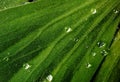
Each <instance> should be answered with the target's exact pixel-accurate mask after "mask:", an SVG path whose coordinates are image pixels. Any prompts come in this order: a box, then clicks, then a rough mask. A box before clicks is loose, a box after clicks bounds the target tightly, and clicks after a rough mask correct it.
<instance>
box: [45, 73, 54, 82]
mask: <svg viewBox="0 0 120 82" xmlns="http://www.w3.org/2000/svg"><path fill="white" fill-rule="evenodd" d="M46 79H47V80H48V81H49V82H51V81H52V80H53V76H52V75H51V74H50V75H48V76H47V77H46Z"/></svg>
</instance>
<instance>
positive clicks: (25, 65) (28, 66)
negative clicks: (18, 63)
mask: <svg viewBox="0 0 120 82" xmlns="http://www.w3.org/2000/svg"><path fill="white" fill-rule="evenodd" d="M23 67H24V69H26V70H27V69H29V68H30V67H31V65H29V64H28V63H25V64H23Z"/></svg>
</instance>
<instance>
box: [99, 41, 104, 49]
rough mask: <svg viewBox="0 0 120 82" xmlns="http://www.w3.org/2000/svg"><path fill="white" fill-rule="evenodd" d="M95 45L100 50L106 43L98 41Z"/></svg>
mask: <svg viewBox="0 0 120 82" xmlns="http://www.w3.org/2000/svg"><path fill="white" fill-rule="evenodd" d="M97 45H98V47H99V48H102V47H105V46H106V43H105V42H101V41H100V42H98V43H97Z"/></svg>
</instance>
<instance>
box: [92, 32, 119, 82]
mask: <svg viewBox="0 0 120 82" xmlns="http://www.w3.org/2000/svg"><path fill="white" fill-rule="evenodd" d="M119 49H120V31H118V34H117V36H116V37H115V41H114V43H113V44H112V46H111V49H110V51H111V52H110V55H109V56H107V57H106V59H105V61H104V63H103V64H102V66H101V68H100V71H99V72H98V74H97V76H96V78H95V80H94V82H108V81H109V82H118V81H117V80H119V78H120V76H116V77H115V76H114V77H111V76H112V75H111V74H112V72H113V71H114V69H117V68H116V67H118V66H119V61H120V51H119ZM114 72H115V71H114ZM113 74H114V75H115V73H113ZM118 74H120V73H119V72H118ZM99 77H101V78H99ZM111 78H112V79H111ZM114 78H116V79H114Z"/></svg>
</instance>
